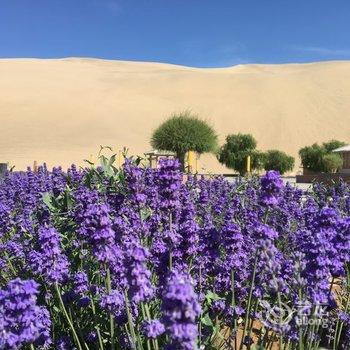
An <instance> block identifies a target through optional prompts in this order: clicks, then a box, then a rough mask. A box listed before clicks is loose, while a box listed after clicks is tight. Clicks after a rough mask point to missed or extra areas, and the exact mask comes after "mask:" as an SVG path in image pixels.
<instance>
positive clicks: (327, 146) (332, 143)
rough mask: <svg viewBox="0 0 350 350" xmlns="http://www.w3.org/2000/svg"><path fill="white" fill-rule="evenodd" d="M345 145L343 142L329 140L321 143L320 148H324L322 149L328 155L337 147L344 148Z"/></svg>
mask: <svg viewBox="0 0 350 350" xmlns="http://www.w3.org/2000/svg"><path fill="white" fill-rule="evenodd" d="M345 145H346V143H345V142H343V141H338V140H330V141H328V142H323V144H322V146H323V147H324V149H325V150H326V152H327V153H330V152H332V151H334V150H335V149H337V148H339V147H343V146H345Z"/></svg>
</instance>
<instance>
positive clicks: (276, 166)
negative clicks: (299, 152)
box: [264, 149, 294, 174]
mask: <svg viewBox="0 0 350 350" xmlns="http://www.w3.org/2000/svg"><path fill="white" fill-rule="evenodd" d="M293 168H294V158H293V157H292V156H289V155H288V154H286V153H285V152H282V151H279V150H275V149H273V150H269V151H267V152H266V153H265V155H264V169H265V170H277V171H279V172H280V174H284V173H285V172H287V171H291V170H293Z"/></svg>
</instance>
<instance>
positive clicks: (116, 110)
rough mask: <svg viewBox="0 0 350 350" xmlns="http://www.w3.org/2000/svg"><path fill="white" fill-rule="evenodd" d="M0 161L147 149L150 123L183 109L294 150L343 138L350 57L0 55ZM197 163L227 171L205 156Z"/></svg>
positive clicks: (349, 133)
mask: <svg viewBox="0 0 350 350" xmlns="http://www.w3.org/2000/svg"><path fill="white" fill-rule="evenodd" d="M0 77H1V78H0V121H1V137H0V162H9V163H10V164H11V165H15V166H16V168H17V169H24V168H25V167H26V166H28V165H32V164H33V161H34V160H37V161H38V162H39V163H42V162H44V161H46V162H47V163H48V165H49V166H53V165H62V166H63V167H67V166H68V165H70V164H71V163H76V164H79V165H81V164H83V159H86V158H88V157H89V155H90V154H96V153H97V152H98V149H99V145H109V146H112V147H114V148H115V149H121V148H122V147H124V146H125V147H127V148H129V150H130V153H131V154H143V153H144V152H145V151H147V150H149V149H150V145H149V139H150V136H151V133H152V131H153V129H154V128H155V127H157V126H158V125H159V123H160V122H161V121H163V120H164V119H165V118H166V117H167V116H169V114H171V113H172V112H174V111H181V110H184V109H191V110H192V111H193V112H196V113H198V114H199V115H200V116H201V117H202V118H204V119H206V120H208V121H209V122H210V123H211V124H212V125H213V126H214V127H215V129H216V130H217V132H218V134H219V135H220V141H221V142H223V141H224V138H225V136H226V135H227V134H229V133H237V132H242V133H246V132H249V133H252V134H253V135H254V136H255V138H256V139H257V141H258V147H259V149H261V150H266V149H272V148H276V149H280V150H283V151H285V152H287V153H290V154H292V155H293V156H295V157H296V160H297V166H296V168H295V171H297V170H298V158H297V152H298V150H299V149H300V148H301V147H303V146H305V145H308V144H311V143H313V142H323V141H326V140H329V139H331V138H337V139H340V140H344V141H346V142H350V61H328V62H316V63H307V64H279V65H263V64H247V65H238V66H233V67H227V68H192V67H185V66H179V65H172V64H165V63H154V62H134V61H113V60H102V59H94V58H80V57H77V58H65V59H0ZM199 164H200V168H203V169H205V171H209V172H223V171H224V172H228V170H227V169H225V168H224V167H223V166H221V165H220V164H219V163H218V162H217V161H216V159H215V157H214V156H212V155H204V156H201V159H200V162H199Z"/></svg>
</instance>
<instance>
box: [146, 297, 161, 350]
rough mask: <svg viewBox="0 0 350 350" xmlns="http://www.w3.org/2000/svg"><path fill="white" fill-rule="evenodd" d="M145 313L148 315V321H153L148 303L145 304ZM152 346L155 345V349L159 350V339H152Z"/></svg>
mask: <svg viewBox="0 0 350 350" xmlns="http://www.w3.org/2000/svg"><path fill="white" fill-rule="evenodd" d="M145 311H146V315H147V317H148V319H149V320H151V319H152V317H151V312H150V310H149V307H148V304H147V303H145ZM152 344H153V347H154V349H155V350H159V345H158V339H157V338H156V339H152Z"/></svg>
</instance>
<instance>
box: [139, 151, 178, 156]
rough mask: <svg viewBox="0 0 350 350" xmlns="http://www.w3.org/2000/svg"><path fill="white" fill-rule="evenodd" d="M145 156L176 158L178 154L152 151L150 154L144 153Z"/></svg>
mask: <svg viewBox="0 0 350 350" xmlns="http://www.w3.org/2000/svg"><path fill="white" fill-rule="evenodd" d="M144 155H145V156H160V157H161V156H175V155H176V153H174V152H169V151H160V150H157V149H152V150H150V151H148V152H145V153H144Z"/></svg>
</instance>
